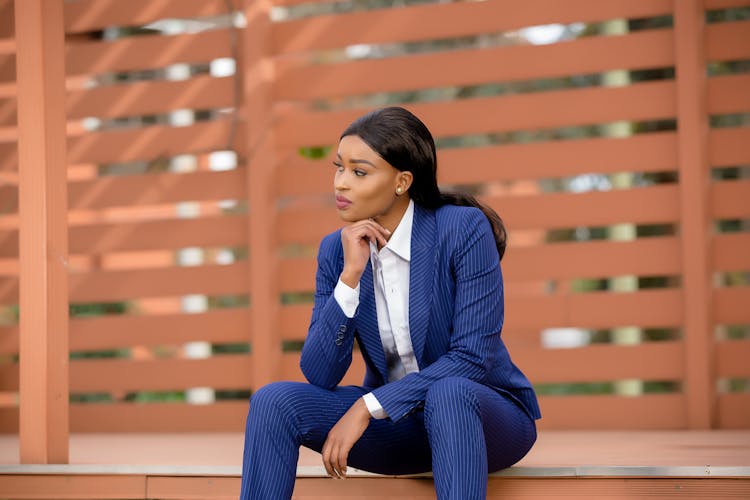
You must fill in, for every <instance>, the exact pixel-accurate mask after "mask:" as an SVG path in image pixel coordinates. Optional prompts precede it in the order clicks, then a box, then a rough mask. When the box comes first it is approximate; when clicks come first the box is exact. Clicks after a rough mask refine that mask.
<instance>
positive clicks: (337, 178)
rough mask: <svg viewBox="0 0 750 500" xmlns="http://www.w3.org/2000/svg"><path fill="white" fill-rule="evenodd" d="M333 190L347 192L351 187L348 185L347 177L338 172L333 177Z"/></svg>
mask: <svg viewBox="0 0 750 500" xmlns="http://www.w3.org/2000/svg"><path fill="white" fill-rule="evenodd" d="M333 189H335V190H336V191H346V190H348V189H349V186H348V185H347V184H346V175H345V174H344V173H342V172H336V174H335V175H334V176H333Z"/></svg>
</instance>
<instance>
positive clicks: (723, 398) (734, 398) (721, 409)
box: [717, 392, 750, 429]
mask: <svg viewBox="0 0 750 500" xmlns="http://www.w3.org/2000/svg"><path fill="white" fill-rule="evenodd" d="M717 406H718V414H719V417H718V426H719V428H720V429H747V422H748V421H750V394H748V393H747V392H731V393H727V394H720V395H719V396H718V404H717Z"/></svg>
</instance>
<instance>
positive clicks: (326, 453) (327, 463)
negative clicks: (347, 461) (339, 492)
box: [321, 440, 336, 478]
mask: <svg viewBox="0 0 750 500" xmlns="http://www.w3.org/2000/svg"><path fill="white" fill-rule="evenodd" d="M321 455H322V456H323V467H325V468H326V473H327V474H328V475H329V476H331V477H333V478H335V477H336V476H335V475H334V472H333V469H332V468H331V460H330V458H331V447H330V445H329V443H328V440H326V442H325V443H324V444H323V450H322V451H321Z"/></svg>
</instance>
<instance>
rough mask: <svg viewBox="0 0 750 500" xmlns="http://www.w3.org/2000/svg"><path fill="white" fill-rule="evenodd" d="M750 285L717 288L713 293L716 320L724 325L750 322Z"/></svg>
mask: <svg viewBox="0 0 750 500" xmlns="http://www.w3.org/2000/svg"><path fill="white" fill-rule="evenodd" d="M748 304H750V287H730V288H717V289H716V290H714V293H713V304H712V305H713V309H714V322H715V323H718V324H722V325H743V324H748V323H750V307H748Z"/></svg>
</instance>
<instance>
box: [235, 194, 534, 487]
mask: <svg viewBox="0 0 750 500" xmlns="http://www.w3.org/2000/svg"><path fill="white" fill-rule="evenodd" d="M411 254H412V255H411V266H410V281H409V283H410V287H409V288H410V290H409V329H410V334H411V340H412V345H413V348H414V354H415V356H416V358H417V361H418V364H419V368H420V371H419V372H417V373H411V374H409V375H407V376H405V377H404V378H402V379H400V380H398V381H395V382H391V383H388V384H386V383H385V381H386V380H387V373H388V370H387V366H386V361H385V355H384V352H383V347H382V344H381V340H380V334H379V330H378V324H377V314H376V308H375V299H374V289H373V281H372V270H371V268H370V266H366V268H365V271H364V273H363V274H362V277H361V281H360V304H359V307H358V309H357V313H356V314H355V316H354V317H353V318H347V317H346V315H345V314H344V312H343V311H342V310H341V307H340V306H339V304H338V302H337V301H336V300H335V298H334V296H333V290H334V288H335V286H336V284H337V282H338V279H339V275H340V274H341V271H342V270H343V265H344V255H343V248H342V246H341V235H340V231H336V232H334V233H331V234H329V235H328V236H326V237H325V238H324V239H323V241H322V243H321V246H320V251H319V254H318V272H317V276H316V292H315V305H314V308H313V314H312V320H311V323H310V329H309V332H308V336H307V340H306V341H305V345H304V347H303V350H302V358H301V362H300V364H301V368H302V371H303V373H304V375H305V377H306V378H307V380H308V381H309V382H310V383H309V384H304V383H291V382H279V383H274V384H270V385H269V386H266V387H264V388H261V389H260V390H259V391H258V392H256V393H255V394H254V395H253V397H252V399H251V402H250V411H249V413H248V421H247V429H246V434H245V453H244V462H243V484H242V493H241V498H243V499H245V498H269V499H275V498H290V497H291V494H292V489H293V486H294V477H295V467H296V462H297V458H298V453H299V446H300V445H304V446H308V447H310V448H312V449H315V450H317V451H320V449H321V447H322V445H323V443H324V441H325V438H326V436H327V433H328V431H329V430H330V428H331V427H332V426H333V425H334V424H335V423H336V422H337V421H338V419H339V418H340V417H341V416H342V415H343V414H344V412H346V410H347V409H348V408H349V407H350V406H351V405H352V404H353V403H354V402H355V401H356V400H357V399H358V398H359V397H361V396H362V395H363V394H365V393H367V392H369V391H372V392H373V393H374V395H375V396H376V397H377V399H378V401H379V402H380V404H381V405H382V406H383V408H384V409H385V411H386V413H387V414H388V415H389V417H390V418H388V419H385V420H372V421H371V424H370V426H369V427H368V429H367V430H366V431H365V433H364V434H363V436H362V438H360V440H359V441H358V442H357V444H356V445H355V446H354V448H352V451H351V453H350V456H349V464H350V465H352V466H354V467H357V468H361V469H365V470H371V471H374V472H381V473H386V474H405V473H414V472H422V471H428V470H432V471H433V474H434V478H435V488H436V490H437V494H438V498H441V499H462V500H467V499H473V498H484V497H485V495H486V484H487V472H488V471H494V470H499V469H501V468H505V467H508V466H510V465H512V464H513V463H515V462H517V461H518V460H520V459H521V458H522V457H523V456H524V455H525V454H526V453H527V452H528V450H529V449H530V448H531V446H532V444H533V443H534V441H535V439H536V428H535V425H534V420H535V419H537V418H539V417H540V414H539V407H538V405H537V401H536V396H535V394H534V391H533V389H532V387H531V384H530V383H529V381H528V380H527V379H526V377H525V376H524V375H523V373H522V372H521V371H520V370H519V369H518V368H517V367H516V366H515V365H514V364H513V363H512V361H511V359H510V356H509V354H508V351H507V350H506V348H505V345H504V343H503V341H502V339H501V337H500V331H501V329H502V325H503V316H504V310H503V283H502V275H501V271H500V266H499V263H498V257H497V249H496V247H495V241H494V238H493V235H492V230H491V228H490V225H489V222H488V221H487V219H486V217H485V216H484V214H482V212H481V211H480V210H478V209H476V208H469V207H456V206H452V205H446V206H443V207H441V208H439V209H437V210H427V209H424V208H422V207H420V206H419V205H415V211H414V224H413V228H412V240H411ZM355 340H356V341H357V343H358V345H359V349H360V351H361V354H362V356H363V358H364V360H365V365H366V374H365V380H364V382H363V386H362V387H355V386H347V387H340V386H338V383H339V382H340V381H341V379H342V377H343V376H344V374H345V373H346V371H347V369H348V368H349V365H350V364H351V360H352V351H353V346H354V342H355Z"/></svg>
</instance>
